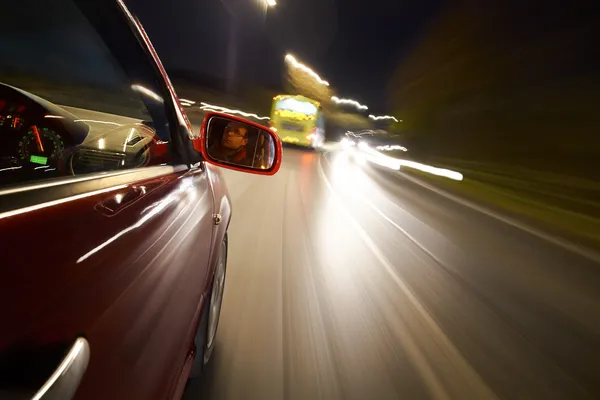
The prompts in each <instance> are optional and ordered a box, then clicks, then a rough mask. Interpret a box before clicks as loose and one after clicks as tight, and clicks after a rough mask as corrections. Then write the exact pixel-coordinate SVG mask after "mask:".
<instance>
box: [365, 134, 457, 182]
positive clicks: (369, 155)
mask: <svg viewBox="0 0 600 400" xmlns="http://www.w3.org/2000/svg"><path fill="white" fill-rule="evenodd" d="M358 148H359V149H360V150H361V151H362V153H363V154H364V155H365V158H366V159H367V160H368V161H370V162H372V163H374V164H378V165H381V166H384V167H387V168H390V169H395V170H397V171H399V170H400V168H401V167H403V166H404V167H409V168H413V169H417V170H419V171H422V172H426V173H428V174H432V175H437V176H442V177H445V178H448V179H453V180H455V181H462V180H463V175H462V174H461V173H460V172H456V171H451V170H449V169H445V168H437V167H432V166H430V165H425V164H421V163H418V162H415V161H409V160H402V159H399V158H394V157H390V156H386V155H384V154H381V153H379V152H378V151H376V150H374V149H372V148H370V147H369V146H368V145H367V144H366V143H359V144H358Z"/></svg>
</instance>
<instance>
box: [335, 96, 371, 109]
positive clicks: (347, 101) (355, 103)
mask: <svg viewBox="0 0 600 400" xmlns="http://www.w3.org/2000/svg"><path fill="white" fill-rule="evenodd" d="M331 101H333V102H334V103H335V104H350V105H352V106H354V107H356V108H358V109H359V110H368V109H369V107H367V106H365V105H363V104H360V103H359V102H358V101H356V100H352V99H340V98H339V97H337V96H333V97H332V98H331Z"/></svg>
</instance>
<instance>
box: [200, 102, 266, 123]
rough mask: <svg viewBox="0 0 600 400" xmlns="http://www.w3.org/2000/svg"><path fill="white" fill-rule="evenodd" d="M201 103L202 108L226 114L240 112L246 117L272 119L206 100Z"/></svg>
mask: <svg viewBox="0 0 600 400" xmlns="http://www.w3.org/2000/svg"><path fill="white" fill-rule="evenodd" d="M200 104H202V107H200V109H201V110H204V111H216V112H223V113H226V114H239V115H242V116H244V117H252V118H256V119H259V120H269V119H271V118H269V117H261V116H258V115H256V114H254V113H248V112H245V111H242V110H233V109H230V108H227V107H222V106H215V105H212V104H208V103H204V102H201V103H200Z"/></svg>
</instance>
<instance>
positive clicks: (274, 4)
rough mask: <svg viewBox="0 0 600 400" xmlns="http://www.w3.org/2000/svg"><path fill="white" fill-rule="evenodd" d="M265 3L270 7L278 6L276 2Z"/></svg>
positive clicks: (267, 0) (272, 0) (271, 0)
mask: <svg viewBox="0 0 600 400" xmlns="http://www.w3.org/2000/svg"><path fill="white" fill-rule="evenodd" d="M265 3H266V4H267V6H269V7H275V6H276V5H277V2H276V1H275V0H265Z"/></svg>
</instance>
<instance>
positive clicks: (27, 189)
mask: <svg viewBox="0 0 600 400" xmlns="http://www.w3.org/2000/svg"><path fill="white" fill-rule="evenodd" d="M73 1H74V3H75V4H76V5H77V7H78V8H79V9H80V11H81V12H82V14H83V16H84V17H85V18H86V19H87V20H88V22H89V23H90V24H91V25H92V26H93V27H94V29H96V31H97V33H98V35H99V36H100V38H101V39H102V41H103V42H104V43H105V44H106V46H107V48H108V50H109V51H110V53H111V55H112V56H113V58H115V60H116V61H117V62H118V63H119V66H121V67H123V60H122V59H121V58H120V57H119V56H118V54H115V51H114V47H113V46H111V44H110V41H109V42H107V40H106V36H105V35H104V34H103V32H104V33H106V30H107V29H108V30H113V31H122V30H124V29H126V31H127V32H128V33H129V35H130V38H133V39H135V46H133V47H132V46H127V47H130V48H131V50H132V51H134V48H135V49H136V50H135V51H141V53H142V54H143V55H144V57H142V58H141V60H142V62H143V63H147V67H148V68H147V69H148V71H152V79H153V80H154V81H155V83H156V84H157V86H158V88H159V89H160V93H159V94H160V95H161V96H162V98H163V107H164V113H165V115H166V118H167V123H168V132H169V142H170V143H169V146H168V151H169V156H170V160H171V161H170V162H169V163H168V164H166V165H156V166H146V167H140V168H133V169H123V170H112V171H111V170H109V171H103V172H94V173H90V174H84V175H79V176H64V177H57V178H55V179H49V180H38V181H25V182H22V183H19V184H16V185H11V186H8V187H6V188H2V189H0V199H1V200H2V201H0V219H2V218H5V217H8V216H11V215H14V214H15V212H16V211H18V210H21V209H26V208H35V207H36V205H43V204H44V203H52V202H57V201H62V200H65V199H67V200H68V199H70V198H77V197H78V196H84V195H85V194H86V193H90V192H98V191H102V190H108V189H109V188H111V187H114V186H118V185H127V184H131V183H134V182H137V181H140V180H143V179H151V178H156V177H160V176H165V175H169V174H173V173H179V172H183V171H185V170H188V169H198V168H200V169H202V170H204V163H203V159H202V157H201V155H200V154H199V153H197V152H196V151H194V149H193V145H192V141H191V140H190V139H191V138H192V137H193V132H192V130H193V128H192V126H191V124H190V123H189V120H188V119H187V116H186V115H185V111H183V109H182V107H181V105H180V103H179V100H178V98H177V96H176V94H175V90H174V88H173V86H172V84H171V83H170V81H169V79H168V76H167V75H166V72H165V70H164V67H163V66H162V63H161V62H160V59H159V58H158V55H157V54H156V51H155V50H154V48H153V46H152V43H151V42H150V40H149V38H148V37H147V35H146V34H145V32H144V30H143V27H142V26H141V23H140V22H139V21H138V20H137V18H136V17H134V16H133V15H132V14H131V12H130V11H129V10H128V8H127V7H126V5H125V4H124V3H123V2H122V1H121V0H116V1H113V2H89V1H86V0H73ZM106 14H108V15H112V16H113V17H114V18H113V19H112V20H111V21H107V19H106V18H104V16H105V15H106ZM131 35H132V36H131ZM127 40H128V39H127ZM136 46H137V47H136ZM124 69H127V67H124ZM126 74H127V71H126ZM127 75H128V78H130V76H129V74H127Z"/></svg>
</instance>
